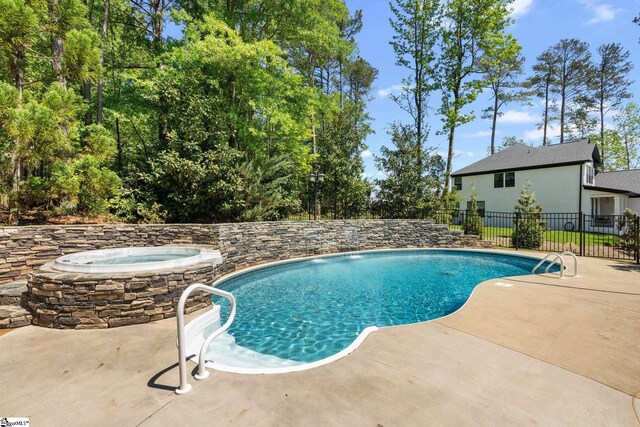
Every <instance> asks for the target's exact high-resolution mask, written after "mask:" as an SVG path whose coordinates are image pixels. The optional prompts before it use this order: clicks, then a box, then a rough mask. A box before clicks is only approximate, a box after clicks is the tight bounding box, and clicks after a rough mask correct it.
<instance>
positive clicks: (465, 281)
mask: <svg viewBox="0 0 640 427" xmlns="http://www.w3.org/2000/svg"><path fill="white" fill-rule="evenodd" d="M537 261H538V260H537V259H534V258H528V257H521V256H513V255H505V254H496V253H487V252H478V251H460V250H455V251H452V250H399V251H398V250H394V251H375V252H362V253H358V254H355V255H354V254H346V255H338V256H324V257H317V258H312V259H306V260H299V261H292V262H287V263H281V264H276V265H271V266H266V267H263V268H258V269H254V270H252V271H249V272H246V273H242V274H239V275H235V276H233V277H230V278H228V279H225V280H222V281H221V282H219V283H218V284H217V286H218V287H219V288H221V289H223V290H226V291H228V292H231V293H233V294H234V296H235V297H236V301H237V314H236V318H235V321H234V323H233V324H232V326H231V327H230V329H229V330H228V334H229V335H230V336H231V337H232V339H233V340H234V343H232V344H233V345H237V346H240V347H242V348H243V349H246V350H248V351H249V352H251V353H252V354H253V357H254V358H255V357H256V356H255V355H256V354H258V355H264V356H265V357H272V358H274V359H276V360H282V361H289V362H291V364H293V365H295V364H305V363H311V362H317V361H320V360H323V359H325V358H328V357H331V356H333V355H335V354H336V353H339V352H341V351H343V350H344V349H345V348H347V347H349V346H350V345H351V344H352V343H353V342H354V341H355V340H356V338H358V336H359V335H360V334H361V333H362V332H363V331H364V330H365V329H366V328H367V327H370V326H377V327H384V326H394V325H404V324H410V323H416V322H423V321H427V320H432V319H436V318H439V317H442V316H445V315H447V314H450V313H452V312H454V311H456V310H457V309H459V308H460V307H462V305H464V303H465V302H466V301H467V299H468V298H469V296H470V295H471V292H472V291H473V289H474V288H475V286H476V285H478V284H479V283H481V282H483V281H485V280H488V279H493V278H498V277H504V276H517V275H525V274H530V272H531V269H532V268H533V266H535V264H536V263H537ZM214 301H215V302H216V303H217V304H220V305H221V306H222V318H223V319H226V318H227V315H228V314H227V313H228V305H227V302H226V300H218V299H217V298H214ZM227 339H229V338H228V337H227ZM217 351H218V352H220V351H221V350H220V348H218V350H217ZM211 352H212V354H211V356H212V359H214V360H215V358H216V354H215V352H216V349H215V348H213V347H212V348H211ZM217 356H218V357H220V356H221V355H220V354H218V355H217Z"/></svg>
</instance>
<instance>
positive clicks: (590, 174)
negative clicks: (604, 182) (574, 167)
mask: <svg viewBox="0 0 640 427" xmlns="http://www.w3.org/2000/svg"><path fill="white" fill-rule="evenodd" d="M584 166H585V168H584V185H595V180H596V175H595V168H594V167H593V165H592V164H591V163H585V165H584Z"/></svg>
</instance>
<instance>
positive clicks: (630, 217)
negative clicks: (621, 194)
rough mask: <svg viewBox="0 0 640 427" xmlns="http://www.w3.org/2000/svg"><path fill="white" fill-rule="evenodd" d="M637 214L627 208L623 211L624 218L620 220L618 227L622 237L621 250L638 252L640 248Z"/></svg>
mask: <svg viewBox="0 0 640 427" xmlns="http://www.w3.org/2000/svg"><path fill="white" fill-rule="evenodd" d="M637 218H638V214H637V213H636V212H634V211H632V210H631V209H629V208H627V209H625V210H624V217H623V218H622V221H621V223H620V224H619V225H618V228H619V229H620V231H622V236H621V238H620V246H621V247H622V248H623V249H626V250H629V251H638V250H640V248H639V247H638V245H640V241H638V236H640V234H639V233H640V230H638V223H637Z"/></svg>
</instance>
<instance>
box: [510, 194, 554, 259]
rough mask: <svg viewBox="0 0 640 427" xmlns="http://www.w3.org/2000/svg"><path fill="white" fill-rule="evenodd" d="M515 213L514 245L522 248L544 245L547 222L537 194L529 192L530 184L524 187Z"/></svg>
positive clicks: (535, 247) (512, 240) (512, 238)
mask: <svg viewBox="0 0 640 427" xmlns="http://www.w3.org/2000/svg"><path fill="white" fill-rule="evenodd" d="M515 214H516V219H515V220H514V222H515V224H514V228H513V234H512V236H511V242H512V245H514V246H515V247H517V248H521V249H537V248H539V247H540V246H541V245H542V239H543V236H544V230H545V225H546V224H545V222H544V221H542V206H541V205H539V204H536V200H535V194H534V193H531V192H529V186H528V185H525V186H524V187H522V191H521V192H520V198H519V199H518V202H517V204H516V206H515Z"/></svg>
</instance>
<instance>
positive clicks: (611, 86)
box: [593, 43, 633, 158]
mask: <svg viewBox="0 0 640 427" xmlns="http://www.w3.org/2000/svg"><path fill="white" fill-rule="evenodd" d="M598 55H599V56H600V61H599V63H598V64H597V66H596V74H595V81H594V94H593V96H594V98H595V100H596V110H597V111H598V116H599V119H600V123H599V124H600V138H599V139H600V141H604V128H605V123H604V118H605V116H606V114H607V113H608V112H610V111H612V110H617V109H619V108H620V106H621V105H622V103H623V102H624V100H626V99H629V98H630V97H631V93H630V92H629V86H630V85H631V80H630V79H629V73H630V72H631V70H632V69H633V64H632V63H631V61H629V51H628V50H627V51H625V50H623V47H622V45H621V44H620V43H608V44H603V45H601V46H600V47H598ZM600 154H601V156H602V157H603V158H606V154H607V153H606V152H604V151H603V152H601V153H600Z"/></svg>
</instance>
